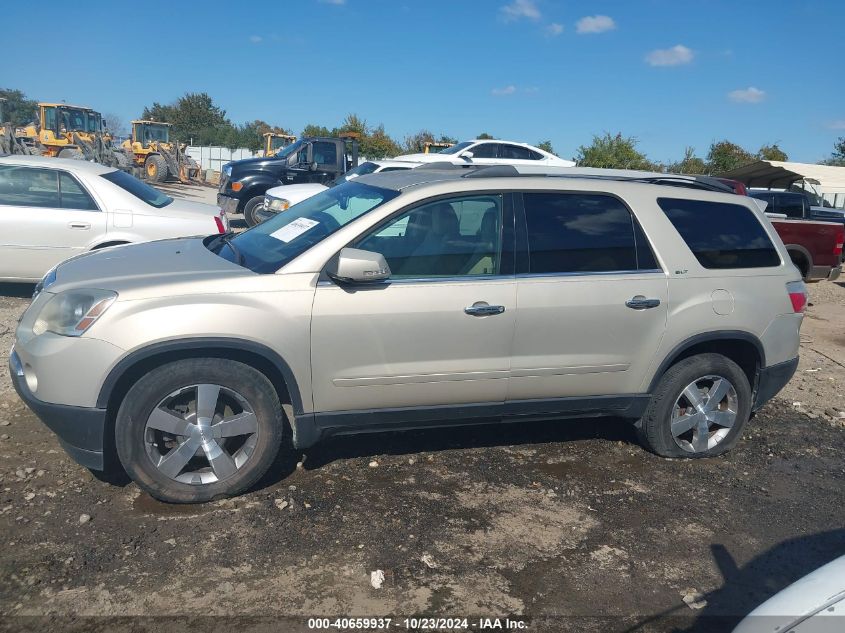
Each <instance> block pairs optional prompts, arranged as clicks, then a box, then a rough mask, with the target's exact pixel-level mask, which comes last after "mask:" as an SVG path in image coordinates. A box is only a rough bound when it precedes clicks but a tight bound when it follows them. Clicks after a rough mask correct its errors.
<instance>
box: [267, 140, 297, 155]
mask: <svg viewBox="0 0 845 633" xmlns="http://www.w3.org/2000/svg"><path fill="white" fill-rule="evenodd" d="M303 145H304V143H303V142H302V141H297V142H296V143H292V144H290V145H288V146H287V147H285V148H284V149H280V150H279V151H278V152H276V153H275V154H273V158H285V157H286V156H290V155H291V154H293V153H294V152H296V151H298V150H300V149H302V146H303Z"/></svg>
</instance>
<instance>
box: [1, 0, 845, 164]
mask: <svg viewBox="0 0 845 633" xmlns="http://www.w3.org/2000/svg"><path fill="white" fill-rule="evenodd" d="M82 4H83V5H84V6H85V7H86V10H85V11H84V12H83V13H84V15H85V19H84V22H81V23H79V24H75V25H74V24H72V22H73V21H72V20H69V19H64V18H62V19H61V20H60V22H59V23H57V25H56V26H55V28H56V29H59V30H61V27H62V25H64V26H65V27H67V30H68V32H71V31H74V32H76V33H78V34H79V35H78V36H77V37H75V38H72V41H71V42H69V41H68V40H67V38H64V37H62V38H51V37H47V36H45V37H36V36H34V35H33V31H32V29H30V28H6V29H4V41H5V44H4V45H3V47H2V48H3V51H2V62H0V86H2V87H7V88H18V89H21V90H23V91H24V92H26V93H27V94H28V95H30V96H32V97H34V98H38V99H43V100H65V101H67V102H68V103H79V104H83V105H89V106H90V107H93V108H96V109H98V110H100V111H103V112H113V113H116V114H118V115H120V116H122V117H123V118H125V119H127V120H128V119H130V118H134V117H136V116H138V115H140V113H141V110H142V109H143V107H144V105H147V104H149V103H151V102H153V101H159V102H162V103H168V102H171V101H173V100H175V99H176V98H177V97H178V96H180V95H181V94H183V93H184V92H186V91H204V92H208V93H209V94H210V95H211V96H212V97H213V98H214V100H215V102H216V103H218V104H219V105H220V106H222V107H223V108H224V109H225V110H226V111H227V114H228V116H229V117H230V118H231V119H232V120H233V121H235V122H244V121H247V120H252V119H263V120H266V121H268V122H269V123H271V124H276V125H281V126H284V127H287V128H291V129H293V130H294V131H295V132H296V133H298V132H299V131H300V130H301V129H302V127H303V126H304V125H305V124H306V123H316V124H322V125H326V126H328V127H333V126H335V125H339V123H340V122H341V120H342V119H343V117H344V116H345V115H346V114H347V113H349V112H356V113H358V114H360V115H361V116H363V117H364V118H366V119H367V121H368V122H369V123H371V124H378V123H383V124H384V126H385V128H386V130H387V131H388V133H390V134H391V135H392V136H393V137H394V138H397V139H399V140H401V139H402V138H403V137H404V136H405V135H406V134H409V133H413V132H415V131H417V130H419V129H421V128H428V129H431V130H432V131H434V132H444V133H447V134H450V135H452V136H456V137H458V138H460V139H465V138H471V137H474V136H475V135H476V134H478V133H481V132H488V133H491V134H493V135H495V136H497V137H500V138H508V139H512V140H522V141H526V142H529V143H536V142H539V141H541V140H544V139H550V140H551V141H552V143H553V145H554V147H555V150H556V151H557V152H558V153H559V154H561V155H562V156H565V157H571V156H573V155H574V153H575V152H576V149H577V147H578V146H579V145H582V144H586V143H589V142H590V140H591V137H592V135H593V134H599V133H602V132H605V131H609V132H617V131H621V132H622V133H623V134H625V135H630V136H635V137H637V138H638V139H639V141H640V149H641V150H643V151H645V152H646V153H647V154H648V155H649V157H650V158H652V159H654V160H662V161H669V160H672V159H677V158H679V157H681V156H682V155H683V151H684V147H685V146H686V145H692V146H694V147H695V148H696V150H697V152H698V153H699V154H702V155H703V154H706V152H707V148H708V147H709V145H710V143H711V142H712V141H714V140H719V139H722V138H727V139H730V140H732V141H734V142H737V143H739V144H741V145H743V146H745V147H746V148H748V149H750V150H753V151H756V150H757V149H758V148H759V147H760V145H762V144H763V143H770V142H779V143H780V144H781V147H782V148H784V149H785V150H786V152H787V153H788V154H789V156H790V159H792V160H799V161H806V162H815V161H818V160H820V159H823V158H825V157H827V156H828V155H829V154H830V153H831V151H832V148H833V143H834V141H835V140H836V138H838V137H839V136H845V81H843V80H844V79H845V36H843V34H845V31H843V25H844V24H845V2H841V0H824V1H823V0H803V1H801V2H795V1H792V0H769V1H763V0H760V1H757V0H732V1H723V0H700V1H696V2H693V1H678V0H620V1H607V2H588V1H581V2H578V1H576V0H561V1H558V0H498V1H494V0H463V1H460V2H458V1H452V0H425V1H424V2H419V1H417V2H411V1H405V0H296V1H292V0H287V1H279V0H277V1H275V2H264V1H261V0H251V1H249V2H231V1H230V2H217V1H216V0H205V1H204V2H200V3H186V2H176V1H173V0H171V1H170V2H162V1H160V0H147V2H145V3H143V8H141V6H140V5H139V4H138V3H135V2H125V1H117V0H108V1H100V0H87V1H85V0H83V2H82ZM46 5H47V6H48V7H49V6H51V5H52V6H53V7H54V8H53V10H54V11H56V12H58V13H62V11H63V9H62V7H63V6H65V7H66V6H67V5H66V4H64V3H61V2H58V1H56V0H48V1H47V2H46ZM3 16H4V22H6V24H21V25H23V24H30V23H31V20H32V7H29V6H28V5H27V3H22V2H16V3H9V4H5V6H4V7H3ZM50 30H51V31H52V30H54V29H53V28H51V29H50ZM84 33H88V34H90V36H88V37H85V36H83V35H82V34H84ZM169 43H171V45H169Z"/></svg>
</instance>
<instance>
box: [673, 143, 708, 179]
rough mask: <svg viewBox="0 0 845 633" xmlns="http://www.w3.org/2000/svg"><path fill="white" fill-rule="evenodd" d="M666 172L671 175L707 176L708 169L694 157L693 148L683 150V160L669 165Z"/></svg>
mask: <svg viewBox="0 0 845 633" xmlns="http://www.w3.org/2000/svg"><path fill="white" fill-rule="evenodd" d="M666 170H667V171H668V172H670V173H672V174H707V173H710V168H709V166H708V165H707V162H706V161H705V160H704V159H703V158H700V157H699V156H696V155H695V148H694V147H687V148H686V149H685V150H684V158H683V159H682V160H680V161H679V162H677V163H670V164H669V165H667V166H666Z"/></svg>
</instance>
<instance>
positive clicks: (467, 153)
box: [461, 150, 475, 160]
mask: <svg viewBox="0 0 845 633" xmlns="http://www.w3.org/2000/svg"><path fill="white" fill-rule="evenodd" d="M473 156H475V154H473V153H472V152H471V151H469V150H467V151H465V152H462V153H461V158H465V159H466V160H472V157H473Z"/></svg>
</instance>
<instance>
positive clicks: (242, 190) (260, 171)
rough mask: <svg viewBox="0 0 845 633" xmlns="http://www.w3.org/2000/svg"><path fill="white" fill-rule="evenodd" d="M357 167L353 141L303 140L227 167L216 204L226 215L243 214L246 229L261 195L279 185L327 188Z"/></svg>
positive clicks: (317, 138) (343, 139) (354, 140)
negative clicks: (307, 185)
mask: <svg viewBox="0 0 845 633" xmlns="http://www.w3.org/2000/svg"><path fill="white" fill-rule="evenodd" d="M357 165H358V142H357V140H356V139H355V138H352V137H345V138H322V137H314V138H308V137H306V138H303V139H300V140H299V141H297V142H296V143H294V144H292V145H288V146H287V147H285V148H284V149H282V150H280V151H279V152H278V153H277V154H276V155H275V156H270V157H267V158H247V159H244V160H236V161H233V162H231V163H226V164H225V165H224V166H223V172H222V173H221V174H220V190H219V191H218V193H217V204H218V205H219V206H220V208H221V209H223V211H225V212H226V214H227V215H230V214H232V213H243V214H244V219H245V220H246V223H247V224H248V225H249V226H254V225H255V224H257V223H258V219H257V218H256V217H255V213H256V211H257V210H258V208H259V207H260V205H262V204H264V192H265V191H267V190H268V189H271V188H272V187H278V186H280V185H298V184H302V183H309V182H315V183H320V184H328V183H329V182H331V181H332V180H334V179H335V178H337V177H338V176H341V175H343V174H345V173H346V172H347V171H349V170H350V169H352V168H353V167H356V166H357Z"/></svg>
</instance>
